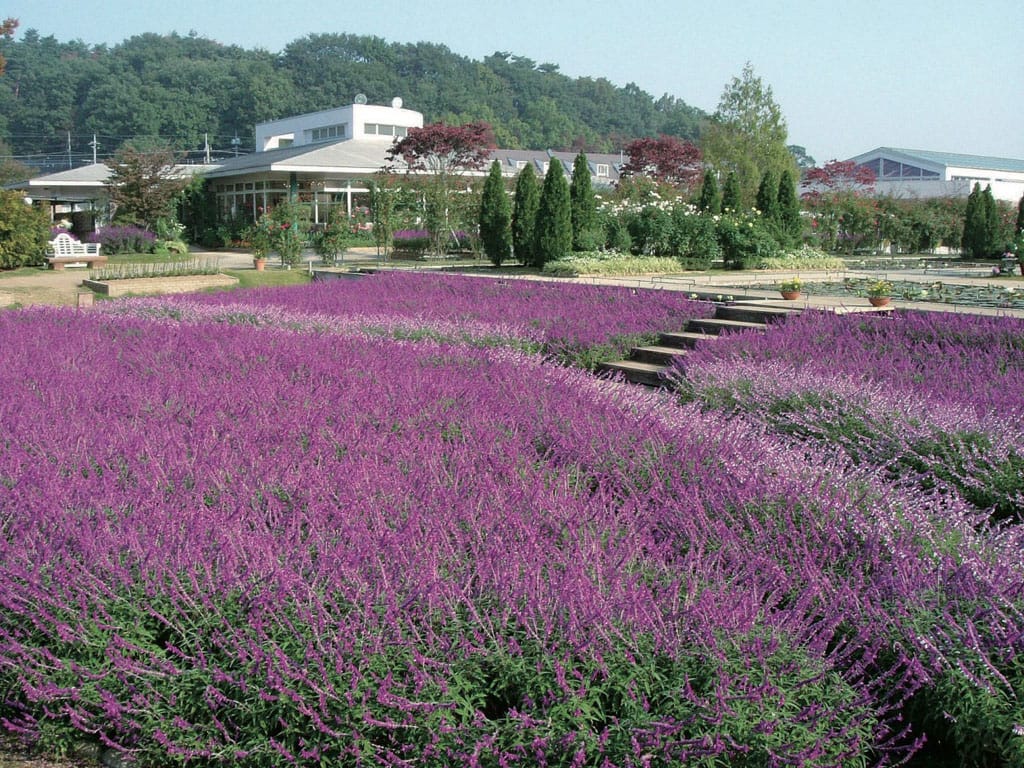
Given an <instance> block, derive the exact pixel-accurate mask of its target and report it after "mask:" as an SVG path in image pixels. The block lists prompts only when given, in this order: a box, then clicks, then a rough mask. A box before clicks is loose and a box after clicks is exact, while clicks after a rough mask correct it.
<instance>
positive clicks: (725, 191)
mask: <svg viewBox="0 0 1024 768" xmlns="http://www.w3.org/2000/svg"><path fill="white" fill-rule="evenodd" d="M742 209H743V196H742V192H741V190H740V180H739V177H738V176H737V175H736V172H735V171H729V174H728V175H727V176H726V177H725V186H724V187H723V188H722V211H723V212H730V213H736V212H737V211H740V210H742Z"/></svg>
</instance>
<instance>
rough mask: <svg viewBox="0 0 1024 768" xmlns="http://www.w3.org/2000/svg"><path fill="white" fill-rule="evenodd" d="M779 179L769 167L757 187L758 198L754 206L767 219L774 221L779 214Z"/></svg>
mask: <svg viewBox="0 0 1024 768" xmlns="http://www.w3.org/2000/svg"><path fill="white" fill-rule="evenodd" d="M778 200H779V181H778V178H777V177H776V176H775V174H774V173H773V172H772V171H771V170H770V169H769V170H767V171H765V172H764V174H763V175H762V176H761V183H760V184H759V185H758V187H757V199H756V200H755V203H754V206H755V207H756V208H757V210H759V211H760V212H761V216H762V217H763V218H764V219H765V221H769V222H774V221H775V220H776V219H777V218H778V215H779V212H778Z"/></svg>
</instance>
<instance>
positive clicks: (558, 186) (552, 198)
mask: <svg viewBox="0 0 1024 768" xmlns="http://www.w3.org/2000/svg"><path fill="white" fill-rule="evenodd" d="M534 238H535V243H536V245H535V246H534V261H535V264H534V266H537V267H541V268H543V266H544V265H545V264H546V263H547V262H549V261H557V260H558V259H562V258H565V257H566V256H567V255H568V254H569V252H570V251H571V250H572V211H571V201H570V199H569V185H568V183H566V180H565V172H564V171H563V169H562V164H561V163H560V162H559V161H557V160H552V161H551V164H550V165H549V166H548V172H547V174H545V176H544V185H543V187H542V188H541V192H540V203H539V204H538V206H537V224H536V230H535V231H534Z"/></svg>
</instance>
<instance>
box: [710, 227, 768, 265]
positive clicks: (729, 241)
mask: <svg viewBox="0 0 1024 768" xmlns="http://www.w3.org/2000/svg"><path fill="white" fill-rule="evenodd" d="M718 242H719V244H720V245H721V248H722V259H723V261H724V262H725V268H726V269H757V268H758V267H759V266H760V265H761V264H762V263H763V262H764V261H765V260H767V259H772V258H775V257H776V256H778V254H779V244H778V242H776V240H775V237H774V236H773V235H772V234H771V233H770V232H769V230H768V229H767V227H766V226H765V225H764V222H763V220H761V219H760V218H755V217H747V216H723V217H722V219H721V220H720V221H719V222H718Z"/></svg>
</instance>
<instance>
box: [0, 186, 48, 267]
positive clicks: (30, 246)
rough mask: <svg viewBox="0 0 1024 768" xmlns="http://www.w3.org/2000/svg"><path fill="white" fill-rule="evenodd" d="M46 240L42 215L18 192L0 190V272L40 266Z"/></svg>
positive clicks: (38, 209)
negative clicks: (1, 270)
mask: <svg viewBox="0 0 1024 768" xmlns="http://www.w3.org/2000/svg"><path fill="white" fill-rule="evenodd" d="M49 239H50V221H49V217H48V216H47V215H46V212H45V211H44V210H42V209H41V208H37V207H36V206H33V205H27V204H26V203H25V200H24V198H23V196H22V195H21V194H20V193H18V192H7V191H4V190H0V269H16V268H17V267H28V266H39V265H41V264H42V263H43V257H44V256H45V254H46V243H47V241H48V240H49Z"/></svg>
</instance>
